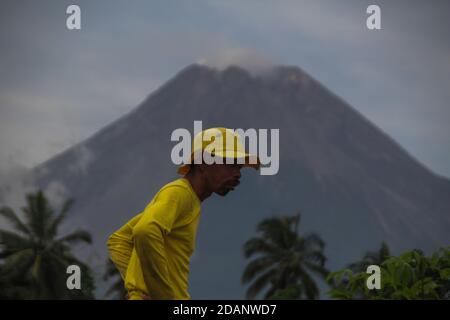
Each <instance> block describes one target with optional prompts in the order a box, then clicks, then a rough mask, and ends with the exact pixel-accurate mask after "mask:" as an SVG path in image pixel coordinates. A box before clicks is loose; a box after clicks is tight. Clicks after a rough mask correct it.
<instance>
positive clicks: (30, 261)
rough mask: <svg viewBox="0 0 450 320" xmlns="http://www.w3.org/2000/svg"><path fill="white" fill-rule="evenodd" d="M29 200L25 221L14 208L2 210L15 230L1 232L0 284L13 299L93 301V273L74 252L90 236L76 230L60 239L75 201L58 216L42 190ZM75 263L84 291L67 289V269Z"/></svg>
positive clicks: (71, 201)
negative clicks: (80, 272)
mask: <svg viewBox="0 0 450 320" xmlns="http://www.w3.org/2000/svg"><path fill="white" fill-rule="evenodd" d="M26 200H27V206H26V207H22V208H21V209H22V211H23V213H24V221H22V219H20V218H19V216H18V215H17V214H16V213H15V212H14V211H13V210H12V209H11V208H9V207H2V208H0V215H1V216H3V217H4V218H5V219H7V220H8V221H9V222H10V223H11V224H12V227H13V228H14V231H8V230H4V229H0V261H2V265H1V271H2V274H1V279H0V282H3V283H6V284H7V285H8V288H9V290H10V291H9V292H12V294H11V295H12V297H13V298H14V297H19V298H25V299H60V298H63V299H67V298H93V289H94V286H93V280H92V277H91V275H90V270H89V268H88V267H87V265H85V264H84V263H83V262H81V261H79V260H78V259H77V258H76V257H74V256H73V255H72V253H71V246H72V245H74V244H77V243H81V242H85V243H89V244H90V243H91V242H92V239H91V235H90V234H89V233H88V232H87V231H84V230H77V231H75V232H73V233H70V234H68V235H65V236H63V237H58V236H57V235H58V228H59V227H60V225H61V223H62V222H63V221H64V220H65V219H66V217H67V212H68V211H69V209H70V207H71V206H72V204H73V202H74V201H73V199H69V200H67V201H65V203H64V204H63V207H62V210H61V211H60V212H59V214H57V215H55V214H54V211H53V209H52V208H51V207H50V206H49V204H48V201H47V199H46V197H45V195H44V193H43V192H42V191H41V190H39V191H38V192H36V194H32V193H31V194H27V195H26ZM72 264H76V265H78V266H79V267H80V268H81V270H82V288H81V290H68V289H67V287H66V280H67V277H68V275H67V273H66V269H67V267H68V266H69V265H72ZM24 289H26V290H24Z"/></svg>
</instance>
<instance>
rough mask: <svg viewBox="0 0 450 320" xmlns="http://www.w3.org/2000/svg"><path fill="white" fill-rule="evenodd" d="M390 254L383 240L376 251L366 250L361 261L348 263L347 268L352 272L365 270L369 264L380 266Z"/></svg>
mask: <svg viewBox="0 0 450 320" xmlns="http://www.w3.org/2000/svg"><path fill="white" fill-rule="evenodd" d="M390 256H391V253H390V250H389V247H388V246H387V244H386V243H385V242H382V243H381V247H380V249H379V250H378V251H368V252H366V254H365V255H364V257H363V259H362V260H361V261H358V262H354V263H352V264H350V265H349V266H348V268H349V269H350V270H352V271H353V272H365V271H366V269H367V267H368V266H370V265H377V266H381V264H382V263H383V262H384V261H385V260H386V259H388V258H389V257H390Z"/></svg>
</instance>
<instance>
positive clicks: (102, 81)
mask: <svg viewBox="0 0 450 320" xmlns="http://www.w3.org/2000/svg"><path fill="white" fill-rule="evenodd" d="M70 4H77V5H79V6H80V7H81V24H82V28H81V30H75V31H69V30H67V28H66V18H67V14H66V8H67V6H68V5H70ZM369 4H378V5H379V6H380V7H381V26H382V30H375V31H371V30H368V29H367V28H366V23H365V21H366V18H367V16H368V15H367V14H366V8H367V6H368V5H369ZM449 21H450V2H448V1H436V0H434V1H432V5H431V4H430V1H409V0H408V1H362V0H356V1H350V0H346V1H336V0H333V1H318V0H312V1H299V0H296V1H256V0H255V1H248V0H240V1H98V0H97V1H77V0H75V1H61V0H58V1H56V0H55V1H21V0H12V1H2V5H1V7H0V43H1V51H0V52H1V53H0V170H3V172H5V171H8V170H11V168H12V167H13V166H16V165H22V166H26V167H32V166H34V165H36V164H38V163H40V162H43V161H45V160H47V159H48V158H50V157H52V156H53V155H55V154H56V153H58V152H61V151H63V150H64V149H66V148H68V147H70V146H71V145H73V144H74V143H76V142H79V141H81V140H83V139H85V138H87V137H89V136H90V135H92V134H93V133H95V132H96V131H98V130H99V129H101V128H102V127H104V126H105V125H107V124H108V123H110V122H112V121H113V120H115V119H117V118H118V117H120V116H122V115H123V114H125V113H127V112H128V111H130V110H131V109H133V108H135V107H136V106H137V105H138V104H139V103H140V102H142V101H143V100H144V99H145V98H146V97H147V96H148V95H149V94H150V93H151V92H152V91H153V90H154V89H156V88H157V87H158V86H160V85H161V84H163V83H164V82H165V81H167V80H168V79H170V78H171V77H173V76H174V75H175V73H176V72H178V71H179V70H180V69H182V68H184V67H185V66H187V65H189V64H191V63H194V62H200V61H201V62H205V61H206V63H209V64H211V65H215V66H225V65H227V64H229V63H235V64H243V65H244V67H245V66H246V65H249V64H252V65H255V64H256V65H261V64H269V63H272V64H286V65H296V66H299V67H300V68H302V69H303V70H305V71H306V72H308V73H309V74H310V75H311V76H313V77H314V78H316V79H317V80H319V81H320V82H321V83H323V84H324V85H325V86H327V87H328V88H329V89H330V90H331V91H333V92H334V93H336V94H337V95H338V96H340V97H341V98H343V99H344V100H346V101H347V102H348V103H349V104H350V105H352V106H353V107H354V108H356V109H357V110H358V111H359V112H361V113H362V114H363V115H365V116H366V117H367V118H369V119H370V120H371V121H372V122H374V123H375V124H376V125H377V126H379V127H381V128H382V129H383V130H384V131H385V132H387V133H388V134H389V135H390V136H391V137H392V138H394V139H395V140H396V141H397V142H398V143H400V144H401V145H402V146H403V147H404V148H405V149H406V150H407V151H408V152H409V153H410V154H412V155H413V156H414V157H416V158H417V159H419V160H420V161H421V162H422V163H424V164H425V165H426V166H428V167H429V168H430V169H431V170H432V171H434V172H436V173H438V174H441V175H445V176H447V177H450V126H449V125H448V123H449V120H450V111H449V108H450V105H449V101H450V81H449V80H450V77H449V75H450V37H449V34H448V31H449V30H450V22H449ZM280 134H282V133H280Z"/></svg>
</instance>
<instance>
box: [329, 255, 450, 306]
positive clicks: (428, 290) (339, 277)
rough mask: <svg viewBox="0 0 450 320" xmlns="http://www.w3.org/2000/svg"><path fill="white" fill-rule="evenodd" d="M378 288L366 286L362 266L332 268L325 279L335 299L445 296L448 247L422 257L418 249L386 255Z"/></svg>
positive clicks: (449, 289) (449, 288)
mask: <svg viewBox="0 0 450 320" xmlns="http://www.w3.org/2000/svg"><path fill="white" fill-rule="evenodd" d="M379 266H380V270H381V289H379V290H377V289H373V290H369V289H368V287H367V279H368V277H369V276H370V274H367V273H366V270H361V271H356V272H355V271H353V270H351V269H349V268H346V269H342V270H338V271H336V272H332V273H330V274H329V275H328V277H327V281H328V283H329V284H330V285H331V287H332V289H331V290H330V291H329V292H328V294H329V295H330V297H332V298H336V299H449V298H450V247H446V248H441V249H439V250H438V251H436V252H435V253H433V254H432V255H431V257H426V256H424V255H423V253H422V252H421V251H420V250H413V251H409V252H405V253H403V254H402V255H400V256H398V257H387V258H386V259H385V260H384V261H382V262H381V263H380V265H379Z"/></svg>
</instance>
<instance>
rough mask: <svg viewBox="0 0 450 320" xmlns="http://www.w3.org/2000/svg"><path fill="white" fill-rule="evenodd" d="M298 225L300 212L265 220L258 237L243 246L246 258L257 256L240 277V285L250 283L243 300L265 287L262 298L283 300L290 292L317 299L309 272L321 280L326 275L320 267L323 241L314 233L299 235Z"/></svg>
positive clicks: (251, 297)
mask: <svg viewBox="0 0 450 320" xmlns="http://www.w3.org/2000/svg"><path fill="white" fill-rule="evenodd" d="M299 222H300V213H298V214H296V215H294V216H283V217H273V218H269V219H265V220H263V221H262V222H260V223H259V225H258V227H257V230H258V232H259V233H261V236H260V237H254V238H252V239H250V240H248V241H247V242H246V243H245V245H244V255H245V257H246V258H249V257H251V256H254V255H258V257H257V258H255V259H253V260H252V261H250V262H249V263H248V265H247V266H246V268H245V270H244V273H243V275H242V283H248V282H250V281H253V282H252V284H251V285H250V287H249V288H248V290H247V294H246V295H247V299H254V298H255V297H256V296H257V295H258V294H259V293H260V292H261V291H263V289H264V288H265V287H266V286H267V285H269V289H268V291H267V292H266V294H265V296H264V298H265V299H271V298H275V297H279V296H282V297H284V298H286V293H290V292H292V293H294V295H292V294H290V295H291V296H290V297H291V298H301V297H306V298H308V299H316V298H317V297H318V295H319V289H318V288H317V285H316V283H315V281H314V279H313V277H312V275H311V272H312V273H316V274H318V275H319V276H321V277H323V278H324V277H325V276H326V275H327V274H328V271H327V270H326V269H325V267H324V265H325V261H326V258H325V256H324V254H323V249H324V242H323V241H322V239H321V238H320V237H319V236H318V235H317V234H315V233H312V234H309V235H305V236H304V237H301V236H299V235H298V225H299Z"/></svg>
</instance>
